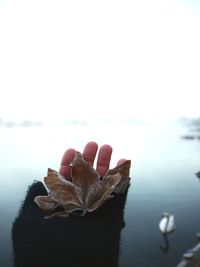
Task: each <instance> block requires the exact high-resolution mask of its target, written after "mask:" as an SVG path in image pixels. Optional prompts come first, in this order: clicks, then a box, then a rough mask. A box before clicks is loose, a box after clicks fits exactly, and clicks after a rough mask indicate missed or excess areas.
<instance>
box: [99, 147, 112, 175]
mask: <svg viewBox="0 0 200 267" xmlns="http://www.w3.org/2000/svg"><path fill="white" fill-rule="evenodd" d="M111 155H112V147H111V146H109V145H103V146H102V147H101V148H100V150H99V155H98V159H97V171H98V173H99V174H100V176H103V175H105V174H106V172H107V171H108V169H109V165H110V160H111Z"/></svg>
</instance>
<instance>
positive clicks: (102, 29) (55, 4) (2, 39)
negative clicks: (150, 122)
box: [0, 0, 200, 120]
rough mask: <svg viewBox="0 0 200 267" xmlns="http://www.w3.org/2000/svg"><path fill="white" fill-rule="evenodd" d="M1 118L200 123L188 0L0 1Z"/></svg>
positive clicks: (195, 37) (193, 13)
mask: <svg viewBox="0 0 200 267" xmlns="http://www.w3.org/2000/svg"><path fill="white" fill-rule="evenodd" d="M0 3H1V4H0V96H1V97H0V118H2V119H3V120H10V119H12V120H23V119H33V120H34V119H48V120H50V119H52V120H60V119H66V120H69V119H86V120H87V119H99V118H118V117H120V118H142V119H144V118H145V119H149V118H152V119H156V120H157V119H158V120H160V119H161V118H165V119H168V118H169V119H171V118H175V117H178V116H182V115H186V116H197V115H200V111H199V110H200V108H199V92H200V34H199V33H200V5H199V4H198V1H192V0H188V1H186V0H183V1H178V0H174V1H172V0H162V1H161V0H151V1H149V0H140V1H139V0H135V1H134V0H131V1H127V0H121V1H118V0H114V1H111V0H101V1H95V0H91V1H88V0H84V1H83V0H80V1H79V0H71V1H67V0H60V1H59V0H57V1H51V0H34V1H30V0H18V1H16V0H11V1H10V0H0Z"/></svg>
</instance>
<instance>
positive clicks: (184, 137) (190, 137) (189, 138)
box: [182, 135, 195, 140]
mask: <svg viewBox="0 0 200 267" xmlns="http://www.w3.org/2000/svg"><path fill="white" fill-rule="evenodd" d="M182 138H183V139H185V140H194V139H195V137H194V136H193V135H184V136H182Z"/></svg>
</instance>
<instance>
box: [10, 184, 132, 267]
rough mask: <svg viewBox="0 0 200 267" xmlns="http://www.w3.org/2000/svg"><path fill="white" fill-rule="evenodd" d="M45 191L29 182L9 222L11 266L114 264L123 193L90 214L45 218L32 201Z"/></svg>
mask: <svg viewBox="0 0 200 267" xmlns="http://www.w3.org/2000/svg"><path fill="white" fill-rule="evenodd" d="M46 193H47V192H46V189H45V188H44V186H43V184H42V183H41V182H35V183H33V184H32V185H31V186H30V188H29V190H28V193H27V196H26V197H25V200H24V203H23V204H22V207H21V209H20V211H19V215H18V217H17V218H16V219H15V221H14V223H13V228H12V238H13V250H14V267H22V266H29V267H31V266H34V267H35V266H37V267H45V266H48V267H51V266H52V267H53V266H59V267H62V266H68V267H72V266H73V267H79V266H83V267H84V266H87V267H88V266H101V267H102V266H110V267H117V266H118V256H119V244H120V232H121V229H122V228H123V227H124V206H125V201H126V195H127V192H126V193H125V194H123V195H119V196H116V197H114V198H113V199H111V200H109V201H108V202H107V203H105V204H104V205H103V206H102V207H101V208H100V209H99V210H97V211H95V212H93V214H88V215H86V216H84V217H79V216H70V217H69V218H67V219H63V218H53V219H49V220H45V219H44V213H43V212H42V211H41V210H40V209H39V208H38V207H37V206H36V204H35V203H34V202H33V199H34V197H35V196H36V195H45V194H46Z"/></svg>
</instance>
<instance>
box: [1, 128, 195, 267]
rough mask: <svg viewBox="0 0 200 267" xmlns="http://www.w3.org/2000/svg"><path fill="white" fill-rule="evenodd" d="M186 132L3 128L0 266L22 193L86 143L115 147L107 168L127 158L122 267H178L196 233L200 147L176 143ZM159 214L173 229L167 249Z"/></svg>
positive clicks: (8, 256) (7, 259)
mask: <svg viewBox="0 0 200 267" xmlns="http://www.w3.org/2000/svg"><path fill="white" fill-rule="evenodd" d="M185 133H187V129H185V128H183V127H181V126H178V125H170V126H169V125H153V126H152V125H131V124H129V125H127V124H126V125H124V124H112V125H106V124H98V125H97V124H93V125H81V126H80V125H75V126H62V127H61V126H54V127H52V126H42V127H35V128H34V127H32V128H31V127H27V128H3V127H2V128H0V162H1V165H0V182H1V187H0V266H2V267H8V266H13V244H12V237H11V229H12V224H13V222H14V220H15V217H16V216H17V213H18V210H19V208H20V206H21V204H22V201H23V199H24V196H25V193H26V190H27V187H28V186H29V185H30V184H31V183H32V181H33V180H41V181H42V180H43V177H44V176H45V175H46V171H47V168H48V167H51V168H54V169H58V168H59V163H60V159H61V157H62V154H63V152H64V151H65V149H67V148H68V147H74V148H76V149H77V150H79V151H82V149H83V147H84V145H85V143H86V142H87V141H90V140H94V141H96V142H98V143H99V144H100V145H101V144H104V143H109V144H110V145H112V146H113V149H114V150H113V158H112V162H111V167H114V165H115V164H116V162H117V160H118V159H119V158H121V157H123V158H124V157H126V158H128V159H131V160H132V168H131V177H132V181H131V186H130V188H129V190H128V195H127V199H126V204H125V208H124V227H123V228H122V230H121V238H120V252H119V267H126V266H127V267H129V266H130V267H131V266H136V267H137V266H138V267H143V266H144V267H145V266H162V267H165V266H168V267H170V266H176V265H177V264H178V263H179V261H180V260H181V255H182V254H183V252H185V250H186V249H188V248H190V247H192V246H193V245H194V244H195V235H196V233H197V232H199V231H200V209H199V204H200V182H199V180H198V179H197V178H196V176H195V175H194V173H195V172H197V171H199V170H200V160H199V152H200V142H198V141H195V140H193V141H186V140H183V139H181V138H180V136H181V135H182V134H185ZM164 211H168V212H170V213H173V214H174V216H175V220H176V226H177V228H176V231H175V232H174V233H172V234H170V235H169V236H168V245H169V246H168V250H167V249H166V243H165V240H164V238H163V236H162V234H161V233H160V231H159V228H158V223H159V221H160V218H161V214H162V213H163V212H164ZM166 250H167V251H166Z"/></svg>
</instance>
